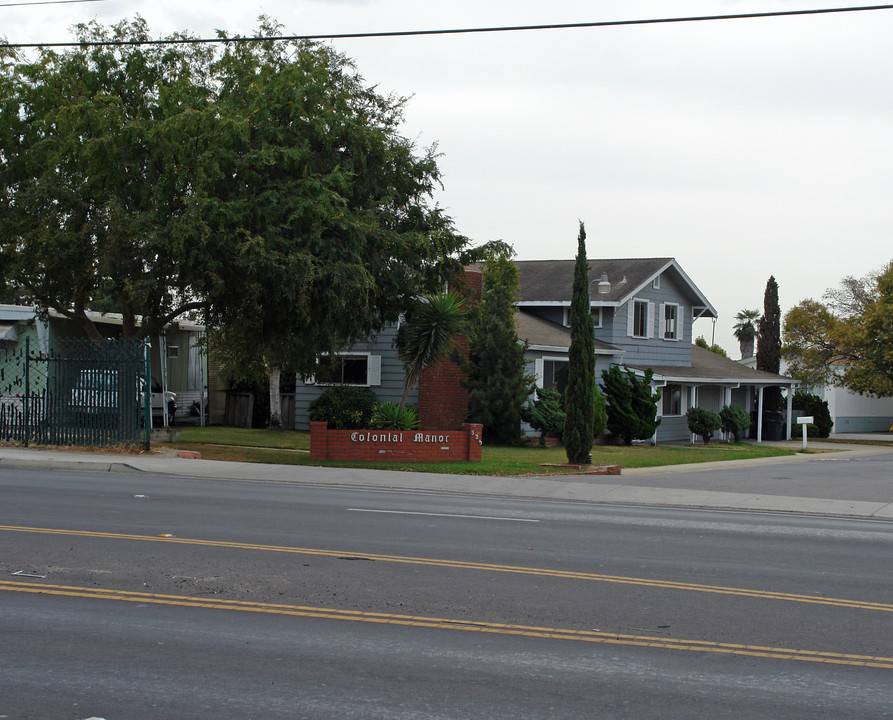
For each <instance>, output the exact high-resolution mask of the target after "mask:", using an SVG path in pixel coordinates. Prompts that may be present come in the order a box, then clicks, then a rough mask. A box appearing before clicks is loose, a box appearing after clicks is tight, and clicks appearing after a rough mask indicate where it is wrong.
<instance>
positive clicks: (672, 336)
mask: <svg viewBox="0 0 893 720" xmlns="http://www.w3.org/2000/svg"><path fill="white" fill-rule="evenodd" d="M660 317H661V331H662V332H661V336H662V337H663V339H664V340H679V339H681V337H682V307H681V306H680V305H677V304H676V303H662V304H661V306H660Z"/></svg>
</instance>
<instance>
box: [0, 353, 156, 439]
mask: <svg viewBox="0 0 893 720" xmlns="http://www.w3.org/2000/svg"><path fill="white" fill-rule="evenodd" d="M150 379H151V376H150V367H149V345H148V343H147V342H146V341H144V340H102V341H99V342H95V341H92V340H83V339H56V340H54V341H53V343H52V346H51V347H49V348H46V349H40V348H39V347H37V343H34V342H32V341H31V338H30V337H26V338H24V341H23V342H19V343H18V345H17V346H15V347H12V348H5V349H0V440H3V441H6V442H17V443H23V444H25V445H28V444H36V445H83V446H96V447H111V446H116V445H124V446H133V445H139V444H143V445H145V446H146V447H148V444H149V431H150V428H151V425H152V423H151V407H150V403H151V399H150V398H151V396H150V392H149V388H150Z"/></svg>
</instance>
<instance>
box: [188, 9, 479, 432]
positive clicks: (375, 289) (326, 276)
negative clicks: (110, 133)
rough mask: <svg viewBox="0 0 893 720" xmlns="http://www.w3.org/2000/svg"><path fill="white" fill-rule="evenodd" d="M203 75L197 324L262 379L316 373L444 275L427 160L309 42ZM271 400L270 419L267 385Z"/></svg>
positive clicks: (388, 108) (449, 273) (264, 31)
mask: <svg viewBox="0 0 893 720" xmlns="http://www.w3.org/2000/svg"><path fill="white" fill-rule="evenodd" d="M279 31H280V29H279V27H278V26H276V25H275V24H272V23H265V24H264V25H263V26H262V28H261V29H260V31H259V34H260V35H267V36H271V35H277V34H279ZM211 69H212V72H213V77H214V78H215V82H216V84H217V86H218V87H219V91H218V93H217V97H216V102H215V107H214V112H215V120H216V122H209V123H208V125H209V127H211V128H212V129H213V134H212V135H211V136H206V145H205V148H206V150H205V155H203V157H202V158H201V165H200V172H201V175H202V178H203V182H202V183H201V185H200V187H199V192H198V193H197V213H196V217H197V218H198V223H197V227H196V241H197V244H198V245H200V246H202V247H204V249H205V255H206V259H207V264H208V265H209V266H212V267H213V268H214V272H212V273H208V274H207V275H206V276H205V278H204V282H203V283H202V284H200V290H201V292H202V294H204V295H206V296H207V297H209V298H210V299H211V300H212V302H210V303H209V307H208V317H209V320H210V322H211V324H212V325H213V326H214V327H218V328H222V329H223V331H224V334H225V340H226V342H227V343H228V344H230V346H231V347H233V348H236V349H237V351H238V350H240V351H241V353H240V354H242V355H243V356H246V357H247V356H259V357H261V358H263V360H264V363H265V364H266V366H267V367H268V368H269V372H270V378H271V381H274V379H275V377H276V376H277V375H278V372H279V368H280V367H288V368H289V369H291V370H294V371H296V372H298V373H299V374H301V375H304V376H309V375H313V374H314V372H315V370H316V362H317V357H318V356H319V355H320V354H321V353H326V352H328V353H334V352H337V351H338V350H339V349H342V348H344V347H347V346H350V345H351V344H353V343H355V342H357V341H359V340H361V339H364V338H368V337H370V336H372V335H374V334H375V333H376V332H378V331H380V330H381V329H382V328H383V327H384V326H385V325H386V324H388V323H392V322H396V320H397V318H398V316H399V314H400V313H401V311H403V310H406V309H408V308H409V307H410V306H411V304H412V301H413V298H414V297H416V296H418V295H422V294H425V293H428V292H432V291H434V290H435V289H437V288H438V287H440V286H441V285H442V283H443V282H444V281H447V280H449V279H451V278H452V277H453V276H454V275H457V274H458V273H459V272H460V271H461V267H462V260H463V259H464V258H462V257H461V253H462V251H463V249H464V248H465V247H466V244H467V240H466V238H464V237H462V236H461V235H459V234H458V233H456V232H455V230H454V228H453V225H452V222H451V221H450V219H449V218H448V217H447V216H446V215H445V214H444V213H443V212H442V210H441V209H440V208H439V207H437V206H436V205H434V204H432V202H431V195H432V193H433V191H434V190H435V188H436V187H437V186H438V185H439V182H440V174H439V171H438V168H437V162H436V160H437V154H436V152H435V150H434V149H433V148H428V149H422V150H419V149H418V148H416V147H415V145H414V144H413V142H411V141H410V140H408V139H406V138H405V137H403V136H402V135H400V133H399V128H400V125H401V123H402V116H403V109H404V105H405V99H403V98H399V97H394V96H384V95H381V94H380V93H378V92H377V91H376V90H375V88H372V87H369V86H368V85H367V84H366V83H365V82H364V81H363V79H362V77H361V76H360V75H359V74H358V72H357V71H356V69H355V67H354V65H353V64H352V62H351V61H350V60H349V59H348V58H346V57H345V56H343V55H341V54H340V53H338V52H336V51H335V50H334V49H332V48H331V47H329V46H324V45H319V44H314V43H310V42H290V41H278V40H269V41H264V42H257V43H231V44H228V45H227V46H226V49H225V50H224V52H223V54H222V56H221V58H220V59H219V61H218V62H216V63H215V64H214V65H212V68H211ZM217 258H225V262H219V261H217V260H216V259H217ZM270 395H271V406H272V407H275V402H276V400H278V388H277V387H276V386H275V382H271V387H270ZM273 414H275V410H274V411H273ZM272 419H273V420H274V421H275V417H273V418H272Z"/></svg>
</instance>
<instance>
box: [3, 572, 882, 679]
mask: <svg viewBox="0 0 893 720" xmlns="http://www.w3.org/2000/svg"><path fill="white" fill-rule="evenodd" d="M0 590H5V591H9V592H20V593H32V594H38V595H56V596H66V597H76V598H88V599H91V600H114V601H119V602H129V603H138V604H141V605H169V606H178V607H191V608H203V609H211V610H231V611H238V612H251V613H263V614H268V615H287V616H293V617H306V618H316V619H322V620H341V621H345V620H346V621H352V622H364V623H376V624H384V625H398V626H403V627H419V628H430V629H436V630H463V631H466V632H479V633H489V634H494V635H513V636H521V637H531V638H545V639H549V640H564V641H568V640H570V641H575V642H586V643H599V644H604V645H624V646H627V647H644V648H655V649H662V650H680V651H687V652H700V653H716V654H722V655H739V656H746V657H757V658H768V659H773V660H795V661H798V662H812V663H825V664H831V665H848V666H855V667H865V668H880V669H884V670H893V658H889V657H878V656H873V655H853V654H847V653H832V652H820V651H812V650H799V649H796V650H795V649H791V648H782V647H769V646H761V645H742V644H737V643H716V642H707V641H703V640H683V639H669V638H665V637H653V636H648V635H626V634H620V633H606V632H598V631H595V630H591V631H590V630H571V629H566V628H550V627H537V626H531V625H506V624H500V623H488V622H473V621H468V620H456V619H449V618H434V617H419V616H415V615H395V614H391V613H371V612H360V611H357V610H338V609H334V608H319V607H309V606H302V605H281V604H274V603H259V602H245V601H239V600H208V599H204V598H201V599H199V598H191V597H187V596H183V595H162V594H153V593H140V592H129V591H123V590H104V589H97V588H88V587H76V586H62V585H40V584H37V583H23V582H9V581H0Z"/></svg>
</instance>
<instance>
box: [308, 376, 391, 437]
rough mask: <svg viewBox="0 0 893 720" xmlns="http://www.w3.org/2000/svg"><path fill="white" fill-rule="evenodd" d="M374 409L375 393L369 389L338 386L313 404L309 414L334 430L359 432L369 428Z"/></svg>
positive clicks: (331, 388)
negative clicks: (361, 429)
mask: <svg viewBox="0 0 893 720" xmlns="http://www.w3.org/2000/svg"><path fill="white" fill-rule="evenodd" d="M374 408H375V393H373V392H372V391H371V390H370V389H369V388H364V387H351V386H349V385H337V386H335V387H330V388H329V389H328V390H326V391H325V392H324V393H323V394H322V395H320V396H319V397H318V398H316V400H314V401H313V402H311V403H310V406H309V407H308V408H307V411H308V412H307V414H308V416H309V417H310V420H312V421H313V422H322V421H325V422H327V423H329V427H330V428H331V429H333V430H358V429H360V428H366V427H369V423H370V422H371V421H372V411H373V409H374Z"/></svg>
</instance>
